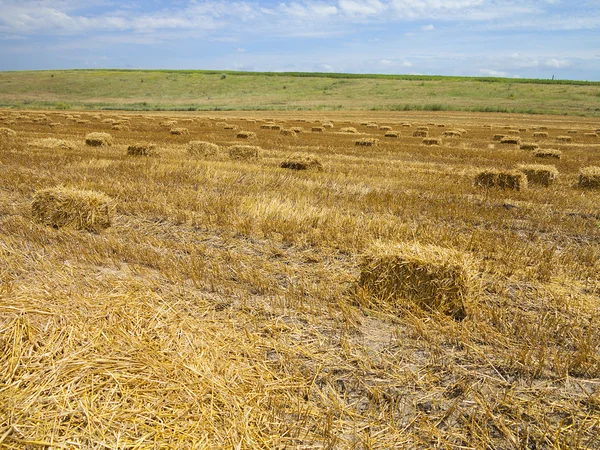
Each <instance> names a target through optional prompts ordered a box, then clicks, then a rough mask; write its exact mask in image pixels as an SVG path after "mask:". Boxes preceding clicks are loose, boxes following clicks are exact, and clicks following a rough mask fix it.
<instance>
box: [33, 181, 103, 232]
mask: <svg viewBox="0 0 600 450" xmlns="http://www.w3.org/2000/svg"><path fill="white" fill-rule="evenodd" d="M112 208H113V203H112V200H111V199H110V197H108V196H106V195H105V194H102V193H100V192H94V191H85V190H79V189H70V188H65V187H57V188H51V189H44V190H41V191H38V192H36V193H35V195H34V197H33V202H32V204H31V212H32V215H33V218H34V219H35V220H36V221H38V222H40V223H43V224H45V225H50V226H52V227H54V228H62V227H71V228H75V229H78V230H88V231H100V230H103V229H105V228H108V227H109V226H110V224H111V213H112Z"/></svg>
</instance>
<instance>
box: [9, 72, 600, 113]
mask: <svg viewBox="0 0 600 450" xmlns="http://www.w3.org/2000/svg"><path fill="white" fill-rule="evenodd" d="M0 106H3V107H19V108H50V109H126V110H192V111H193V110H197V111H202V110H351V109H359V110H361V109H362V110H366V109H373V110H379V109H380V110H392V111H394V110H464V111H483V112H485V111H490V112H524V113H548V114H571V115H589V116H596V115H600V83H598V82H581V81H565V80H556V81H552V80H532V79H518V80H516V79H514V80H513V79H502V78H460V77H432V76H408V75H352V74H323V73H312V74H311V73H251V72H216V71H141V70H70V71H35V72H1V73H0Z"/></svg>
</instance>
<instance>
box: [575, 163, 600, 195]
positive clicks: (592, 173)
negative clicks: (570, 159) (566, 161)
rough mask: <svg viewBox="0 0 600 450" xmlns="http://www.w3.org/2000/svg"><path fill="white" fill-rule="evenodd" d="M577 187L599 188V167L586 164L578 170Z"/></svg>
mask: <svg viewBox="0 0 600 450" xmlns="http://www.w3.org/2000/svg"><path fill="white" fill-rule="evenodd" d="M579 187H582V188H587V189H598V188H600V167H597V166H588V167H584V168H582V169H581V170H580V171H579Z"/></svg>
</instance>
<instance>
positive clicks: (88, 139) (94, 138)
mask: <svg viewBox="0 0 600 450" xmlns="http://www.w3.org/2000/svg"><path fill="white" fill-rule="evenodd" d="M85 143H86V145H89V146H90V147H110V146H111V145H112V143H113V140H112V136H111V135H110V134H108V133H100V132H94V133H89V134H87V135H86V136H85Z"/></svg>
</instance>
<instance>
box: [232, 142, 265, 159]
mask: <svg viewBox="0 0 600 450" xmlns="http://www.w3.org/2000/svg"><path fill="white" fill-rule="evenodd" d="M261 151H262V149H261V148H260V147H258V146H256V145H232V146H231V147H229V149H228V152H229V157H230V158H231V159H238V160H246V159H256V158H259V157H260V154H261Z"/></svg>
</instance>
